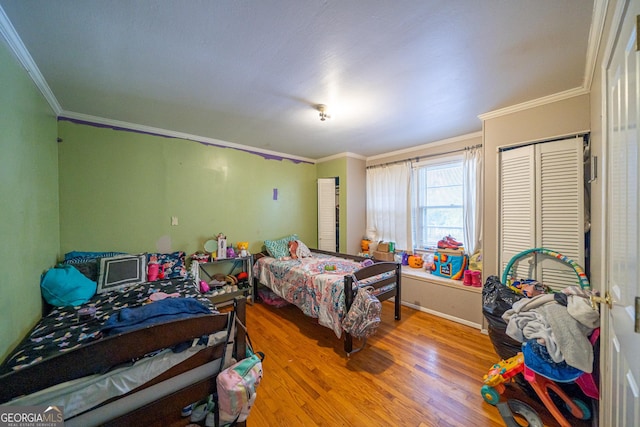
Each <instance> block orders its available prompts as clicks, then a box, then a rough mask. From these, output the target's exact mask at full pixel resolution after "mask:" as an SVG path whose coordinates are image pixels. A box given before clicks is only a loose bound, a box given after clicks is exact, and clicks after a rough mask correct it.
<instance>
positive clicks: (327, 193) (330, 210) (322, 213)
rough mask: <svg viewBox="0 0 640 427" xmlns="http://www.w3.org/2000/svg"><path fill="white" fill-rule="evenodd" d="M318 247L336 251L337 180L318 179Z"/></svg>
mask: <svg viewBox="0 0 640 427" xmlns="http://www.w3.org/2000/svg"><path fill="white" fill-rule="evenodd" d="M318 249H320V250H323V251H331V252H336V180H335V178H320V179H318Z"/></svg>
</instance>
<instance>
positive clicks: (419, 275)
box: [402, 265, 482, 294]
mask: <svg viewBox="0 0 640 427" xmlns="http://www.w3.org/2000/svg"><path fill="white" fill-rule="evenodd" d="M402 275H403V276H408V277H412V278H415V279H418V280H423V281H425V282H430V283H434V284H438V285H442V286H447V287H450V288H455V289H459V290H464V291H468V292H473V293H479V294H480V293H482V287H474V286H465V285H463V284H462V281H461V280H452V279H447V278H445V277H440V276H435V275H433V274H431V273H427V272H426V271H425V270H424V269H422V268H411V267H409V266H406V265H403V266H402Z"/></svg>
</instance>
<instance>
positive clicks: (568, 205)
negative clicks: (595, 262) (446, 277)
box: [499, 138, 584, 289]
mask: <svg viewBox="0 0 640 427" xmlns="http://www.w3.org/2000/svg"><path fill="white" fill-rule="evenodd" d="M582 141H583V140H582V138H570V139H565V140H561V141H553V142H546V143H540V144H532V145H527V146H524V147H519V148H514V149H508V150H505V151H502V152H501V153H500V219H499V224H500V273H501V274H502V271H503V270H504V268H505V266H506V264H507V263H508V262H509V260H511V258H512V257H513V256H514V255H516V254H518V253H519V252H522V251H524V250H526V249H531V248H536V247H544V248H547V249H552V250H555V251H557V252H560V253H561V254H563V255H566V256H567V257H569V258H571V259H573V260H574V261H576V262H577V263H578V264H580V265H581V266H583V267H584V193H583V191H584V189H583V185H584V178H583V169H582V168H583V166H582V164H583V163H582ZM516 266H517V268H516V276H517V277H518V278H522V279H527V278H534V279H537V280H539V281H541V282H543V283H544V284H546V285H548V286H550V287H552V288H554V289H562V288H564V287H566V286H570V285H575V284H577V278H576V275H575V272H574V271H573V269H572V268H571V267H569V266H567V265H566V264H564V263H562V262H559V261H556V260H554V259H552V258H549V257H547V256H544V255H537V256H529V257H528V258H525V259H523V260H522V261H521V262H519V263H517V264H516Z"/></svg>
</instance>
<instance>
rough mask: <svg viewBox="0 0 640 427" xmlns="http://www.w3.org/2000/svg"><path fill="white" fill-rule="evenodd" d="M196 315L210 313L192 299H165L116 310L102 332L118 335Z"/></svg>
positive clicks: (105, 323)
mask: <svg viewBox="0 0 640 427" xmlns="http://www.w3.org/2000/svg"><path fill="white" fill-rule="evenodd" d="M197 314H211V311H210V310H209V309H208V308H207V307H206V306H205V305H204V304H202V303H201V302H199V301H198V300H196V299H194V298H167V299H163V300H160V301H156V302H153V303H151V304H146V305H143V306H141V307H134V308H123V309H121V310H118V312H116V313H115V314H112V315H111V317H109V319H107V321H106V322H104V325H103V326H102V332H103V333H104V334H108V335H114V334H120V333H123V332H129V331H132V330H135V329H141V328H144V327H146V326H150V325H155V324H157V323H163V322H168V321H171V320H177V319H182V318H186V317H191V316H194V315H197Z"/></svg>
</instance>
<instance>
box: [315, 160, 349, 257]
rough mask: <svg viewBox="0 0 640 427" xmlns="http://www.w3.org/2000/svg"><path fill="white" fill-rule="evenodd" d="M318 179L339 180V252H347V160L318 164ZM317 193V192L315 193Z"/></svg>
mask: <svg viewBox="0 0 640 427" xmlns="http://www.w3.org/2000/svg"><path fill="white" fill-rule="evenodd" d="M316 167H317V174H318V175H317V177H318V178H334V177H338V178H339V179H340V197H339V200H340V215H339V216H340V218H338V220H339V221H340V241H339V242H338V244H339V245H340V252H343V253H346V252H347V158H346V157H340V158H337V159H333V160H329V161H326V162H322V163H318V164H317V165H316ZM316 193H317V191H316Z"/></svg>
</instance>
